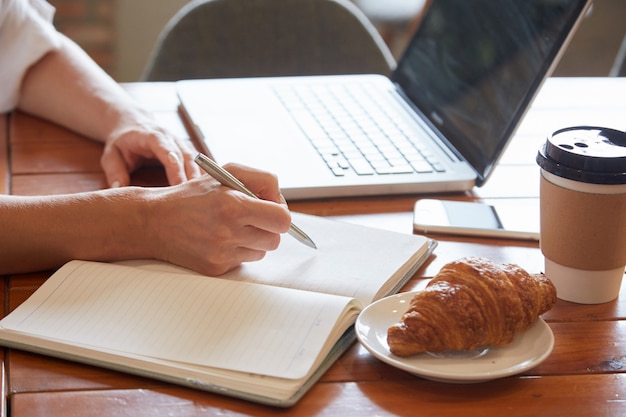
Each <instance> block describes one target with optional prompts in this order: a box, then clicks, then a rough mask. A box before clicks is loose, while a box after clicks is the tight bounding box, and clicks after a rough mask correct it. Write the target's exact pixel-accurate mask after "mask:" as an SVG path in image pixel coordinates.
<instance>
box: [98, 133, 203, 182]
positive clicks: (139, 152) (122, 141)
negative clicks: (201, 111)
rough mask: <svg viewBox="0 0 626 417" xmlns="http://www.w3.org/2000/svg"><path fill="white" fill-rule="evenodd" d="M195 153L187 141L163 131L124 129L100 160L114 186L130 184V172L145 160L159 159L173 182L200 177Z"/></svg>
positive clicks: (108, 144)
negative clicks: (127, 130)
mask: <svg viewBox="0 0 626 417" xmlns="http://www.w3.org/2000/svg"><path fill="white" fill-rule="evenodd" d="M193 158H194V152H192V150H191V149H190V147H189V146H187V145H186V143H184V142H182V141H179V140H176V139H174V138H172V137H171V136H170V135H167V134H165V133H163V132H160V131H151V132H148V133H146V132H141V131H129V132H124V133H123V134H120V135H118V136H116V137H115V138H112V139H110V140H109V141H107V143H106V144H105V148H104V152H103V154H102V157H101V159H100V163H101V166H102V169H103V170H104V173H105V175H106V179H107V183H108V184H109V186H110V187H117V186H126V185H129V183H130V174H131V173H132V172H133V171H134V170H135V169H137V168H138V167H139V166H140V165H141V164H142V163H143V161H146V160H155V159H156V160H157V161H158V162H159V163H160V164H161V165H162V166H163V168H164V169H165V174H166V177H167V181H168V183H169V185H177V184H181V183H183V182H185V181H187V180H190V179H193V178H197V177H199V176H200V171H199V169H198V167H197V165H196V164H195V163H194V162H193Z"/></svg>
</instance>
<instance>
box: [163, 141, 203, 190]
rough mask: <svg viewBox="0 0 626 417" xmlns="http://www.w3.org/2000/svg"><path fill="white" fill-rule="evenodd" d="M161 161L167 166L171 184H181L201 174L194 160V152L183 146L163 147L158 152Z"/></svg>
mask: <svg viewBox="0 0 626 417" xmlns="http://www.w3.org/2000/svg"><path fill="white" fill-rule="evenodd" d="M157 155H158V156H159V161H160V162H161V164H162V165H163V167H164V168H165V174H166V176H167V181H168V183H169V184H170V185H177V184H181V183H183V182H185V181H187V180H190V179H193V178H197V177H199V176H200V170H199V169H198V166H197V165H196V164H195V163H194V162H193V155H192V153H191V152H190V151H189V150H187V149H183V148H181V147H176V148H175V149H168V148H165V149H162V150H159V152H158V153H157Z"/></svg>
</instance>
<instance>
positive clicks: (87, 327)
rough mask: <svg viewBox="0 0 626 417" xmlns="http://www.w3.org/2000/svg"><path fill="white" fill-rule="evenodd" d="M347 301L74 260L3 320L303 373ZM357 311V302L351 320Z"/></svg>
mask: <svg viewBox="0 0 626 417" xmlns="http://www.w3.org/2000/svg"><path fill="white" fill-rule="evenodd" d="M349 302H350V300H349V299H347V298H344V297H336V296H322V295H319V294H315V293H311V292H303V291H292V290H288V289H284V288H273V287H268V286H258V285H257V286H255V285H251V284H248V283H244V282H233V281H228V280H224V279H215V278H207V277H201V276H197V275H182V274H178V273H168V272H162V271H161V272H159V271H151V270H145V269H138V268H132V267H127V266H120V265H115V264H101V263H91V262H81V261H73V262H71V263H69V264H67V265H66V266H64V267H63V268H62V269H61V270H59V271H58V272H57V273H56V274H55V275H54V276H53V277H51V278H50V279H49V280H48V281H47V282H46V283H45V284H44V285H43V286H42V287H41V288H40V290H38V291H37V292H36V293H35V295H33V296H32V297H31V298H29V299H28V300H27V301H26V302H25V303H23V304H22V305H21V306H20V307H18V309H17V310H16V311H15V312H14V313H13V314H12V315H11V316H10V317H8V318H6V319H5V320H3V323H2V324H3V327H5V328H8V329H12V330H18V331H20V332H26V333H36V334H39V335H42V336H44V337H47V338H50V339H57V340H62V341H65V342H68V343H72V344H78V345H84V346H91V347H93V348H94V349H97V348H102V349H104V350H112V351H119V352H127V353H132V354H139V355H144V356H151V357H155V358H160V359H164V360H170V361H179V362H188V363H194V364H199V365H203V366H209V367H216V368H224V369H230V370H235V371H241V372H249V373H256V374H261V375H270V376H276V377H282V378H301V377H303V376H304V375H305V374H306V373H307V372H308V371H309V369H310V368H311V366H312V365H313V362H314V360H315V359H316V356H317V354H318V353H319V351H320V350H321V348H322V345H323V344H324V341H325V340H326V338H327V336H328V334H329V333H330V332H331V331H332V328H333V326H334V324H335V322H336V320H337V318H338V317H339V316H340V315H341V314H342V312H343V311H344V310H345V309H346V308H348V304H349ZM356 314H357V311H356V309H355V310H354V311H353V312H352V315H353V317H352V320H351V321H353V320H354V318H355V316H356ZM285 335H288V337H286V336H285Z"/></svg>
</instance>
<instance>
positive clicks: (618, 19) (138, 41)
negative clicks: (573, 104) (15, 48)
mask: <svg viewBox="0 0 626 417" xmlns="http://www.w3.org/2000/svg"><path fill="white" fill-rule="evenodd" d="M49 1H50V3H51V4H52V5H54V6H55V7H56V8H57V14H56V17H55V24H56V25H57V27H58V28H59V30H61V31H62V32H64V33H66V34H67V35H68V36H69V37H71V38H72V39H74V40H75V41H76V42H77V43H78V44H79V45H81V46H82V47H83V48H84V49H85V50H86V51H87V53H89V54H90V55H91V56H92V57H93V58H94V59H95V60H96V62H98V63H99V64H100V65H101V66H102V67H103V68H104V69H105V70H106V71H107V72H109V74H111V75H113V77H114V78H115V79H117V80H118V81H122V82H125V81H137V80H139V77H140V76H141V73H142V71H143V67H144V66H145V64H146V61H147V59H148V57H149V55H150V53H151V51H152V48H153V46H154V43H155V41H156V38H157V36H158V34H159V32H160V31H161V29H162V28H163V26H164V25H165V23H166V22H167V21H168V20H169V18H170V17H171V16H173V15H174V14H175V13H176V11H177V10H178V9H180V7H182V6H183V5H184V4H186V3H187V2H188V1H189V0H49ZM380 1H385V0H380ZM624 16H626V1H624V0H595V5H594V9H593V13H592V14H591V15H590V16H589V17H588V18H587V19H585V21H584V23H583V25H582V27H581V28H580V30H579V31H578V32H577V33H576V35H575V37H574V40H573V42H572V44H571V46H570V48H569V49H568V51H567V52H566V54H565V56H564V57H563V59H562V61H561V64H560V65H559V67H558V68H557V70H556V72H555V75H559V76H606V75H608V73H609V71H610V68H611V66H612V65H613V61H614V59H615V55H616V52H617V49H618V47H619V44H620V42H621V40H622V39H623V38H624V36H625V35H626V25H624V23H623V18H624Z"/></svg>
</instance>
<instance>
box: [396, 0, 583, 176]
mask: <svg viewBox="0 0 626 417" xmlns="http://www.w3.org/2000/svg"><path fill="white" fill-rule="evenodd" d="M587 2H588V1H587V0H496V1H494V0H472V1H468V0H434V1H433V2H432V4H431V6H430V8H429V10H428V12H427V14H426V16H425V18H424V20H423V22H422V24H421V25H420V27H419V28H418V31H417V33H416V34H415V36H414V37H413V39H412V41H411V43H410V44H409V46H408V47H407V49H406V51H405V53H404V56H403V57H402V59H401V60H400V62H399V64H398V68H397V69H396V71H395V72H394V74H393V77H392V79H393V81H394V82H396V83H397V84H398V85H399V86H400V87H401V89H402V90H403V92H404V94H406V95H407V96H408V98H409V99H410V100H411V101H412V102H413V103H414V104H415V105H416V106H417V107H418V108H419V110H420V111H421V112H423V113H424V116H425V117H426V118H427V119H428V120H430V122H431V123H432V125H433V126H434V127H435V128H436V129H437V130H439V131H440V132H441V133H442V135H443V136H444V137H445V138H446V139H448V140H451V141H452V140H454V143H451V145H452V146H453V147H454V148H456V149H457V150H458V152H459V153H460V154H462V155H463V157H464V158H465V159H466V160H468V162H470V164H471V165H472V166H473V167H474V168H475V169H476V170H477V172H478V181H477V185H481V184H482V183H483V182H484V180H485V179H486V177H487V176H488V175H489V173H490V171H491V170H492V168H493V167H494V165H495V163H496V162H497V159H498V157H499V156H500V154H501V153H502V151H503V148H504V147H505V146H506V143H507V141H508V139H509V138H510V136H511V135H512V134H513V131H514V130H515V128H516V127H517V124H518V122H519V120H520V119H521V117H522V116H523V115H524V112H525V110H526V109H527V106H528V105H529V103H530V101H531V100H532V98H533V97H534V94H535V92H536V91H537V89H538V88H539V86H540V85H541V83H542V81H543V79H544V78H545V76H546V75H547V73H548V71H549V70H551V67H552V64H553V63H554V62H555V58H556V57H557V55H558V54H559V51H560V49H561V47H562V46H563V44H564V43H565V40H566V38H567V36H568V35H569V34H570V31H571V29H572V27H573V26H574V25H575V22H576V21H577V20H578V18H579V16H580V15H581V13H582V11H583V10H584V9H585V6H586V3H587Z"/></svg>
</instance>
